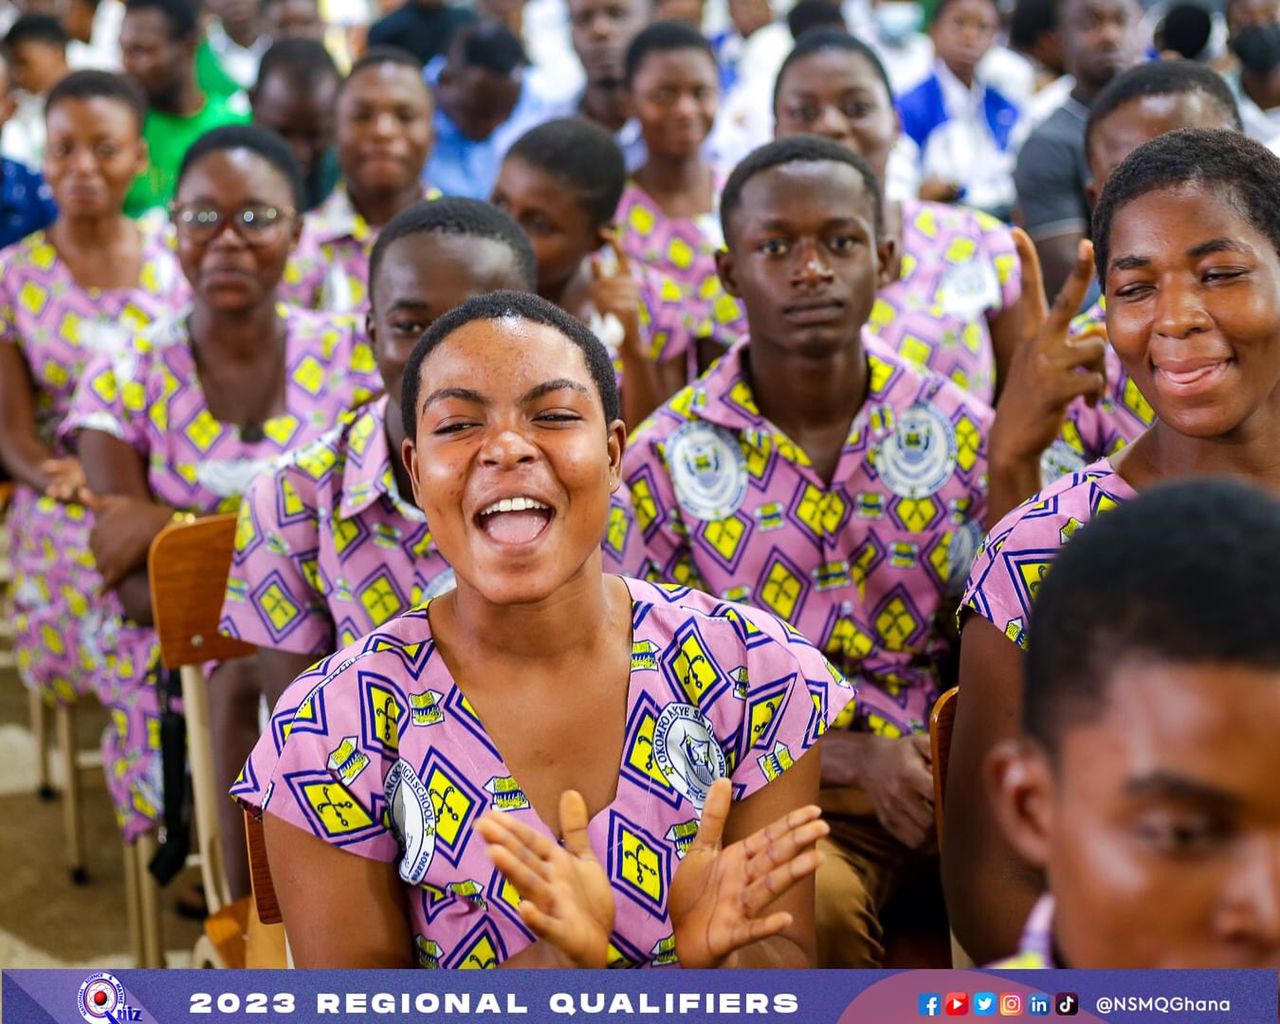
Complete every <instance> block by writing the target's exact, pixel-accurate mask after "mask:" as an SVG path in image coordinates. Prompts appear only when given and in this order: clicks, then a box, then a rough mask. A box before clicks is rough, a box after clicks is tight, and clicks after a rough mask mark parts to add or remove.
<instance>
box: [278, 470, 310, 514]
mask: <svg viewBox="0 0 1280 1024" xmlns="http://www.w3.org/2000/svg"><path fill="white" fill-rule="evenodd" d="M280 494H281V496H282V497H283V499H284V501H283V508H284V514H285V515H287V516H296V515H297V514H298V513H299V512H301V511H302V510H303V509H304V508H305V507H306V506H305V505H304V504H303V503H302V498H301V497H300V496H299V495H298V489H297V488H296V487H294V486H293V483H292V482H291V481H290V480H289V478H288V477H287V476H285V477H280Z"/></svg>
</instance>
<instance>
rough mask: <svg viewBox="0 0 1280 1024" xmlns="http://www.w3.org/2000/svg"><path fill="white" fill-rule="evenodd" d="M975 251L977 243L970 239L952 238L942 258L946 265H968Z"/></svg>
mask: <svg viewBox="0 0 1280 1024" xmlns="http://www.w3.org/2000/svg"><path fill="white" fill-rule="evenodd" d="M977 251H978V243H977V242H975V241H974V240H973V239H972V238H963V237H960V238H953V239H952V240H951V244H950V245H948V246H947V251H946V252H945V253H943V255H942V258H943V259H945V260H946V261H947V262H948V263H968V262H969V261H970V260H971V259H973V254H974V253H975V252H977Z"/></svg>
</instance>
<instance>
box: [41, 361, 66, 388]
mask: <svg viewBox="0 0 1280 1024" xmlns="http://www.w3.org/2000/svg"><path fill="white" fill-rule="evenodd" d="M44 379H45V380H46V381H47V382H48V383H49V384H50V385H51V386H52V387H54V388H61V387H65V386H66V383H67V381H69V380H70V379H71V374H70V373H68V372H67V368H66V367H65V366H63V365H62V364H61V363H46V364H45V367H44Z"/></svg>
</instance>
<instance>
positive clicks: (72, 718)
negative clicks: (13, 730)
mask: <svg viewBox="0 0 1280 1024" xmlns="http://www.w3.org/2000/svg"><path fill="white" fill-rule="evenodd" d="M56 720H57V725H58V759H59V761H60V762H61V763H62V778H63V781H62V786H63V789H62V823H63V828H64V830H65V832H66V839H67V870H68V872H69V873H70V876H71V881H72V882H73V883H75V884H76V885H83V884H84V883H85V882H87V881H88V880H89V871H88V867H87V863H86V860H87V858H86V853H85V838H84V790H83V789H82V788H81V786H80V767H79V764H78V759H77V757H76V747H77V744H76V708H75V705H74V704H59V705H58V710H57V712H56Z"/></svg>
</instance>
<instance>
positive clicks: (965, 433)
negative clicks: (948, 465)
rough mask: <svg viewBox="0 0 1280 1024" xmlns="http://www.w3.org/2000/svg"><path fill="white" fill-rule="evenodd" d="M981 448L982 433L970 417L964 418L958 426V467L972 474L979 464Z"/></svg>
mask: <svg viewBox="0 0 1280 1024" xmlns="http://www.w3.org/2000/svg"><path fill="white" fill-rule="evenodd" d="M981 447H982V431H981V430H979V429H978V425H977V424H976V423H974V422H973V420H971V419H970V418H969V417H968V416H962V417H961V419H960V422H959V423H957V424H956V465H957V466H959V467H960V468H961V469H963V470H964V471H965V472H966V473H968V472H970V471H971V470H972V469H973V467H974V466H976V465H977V464H978V451H979V450H980V449H981Z"/></svg>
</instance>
